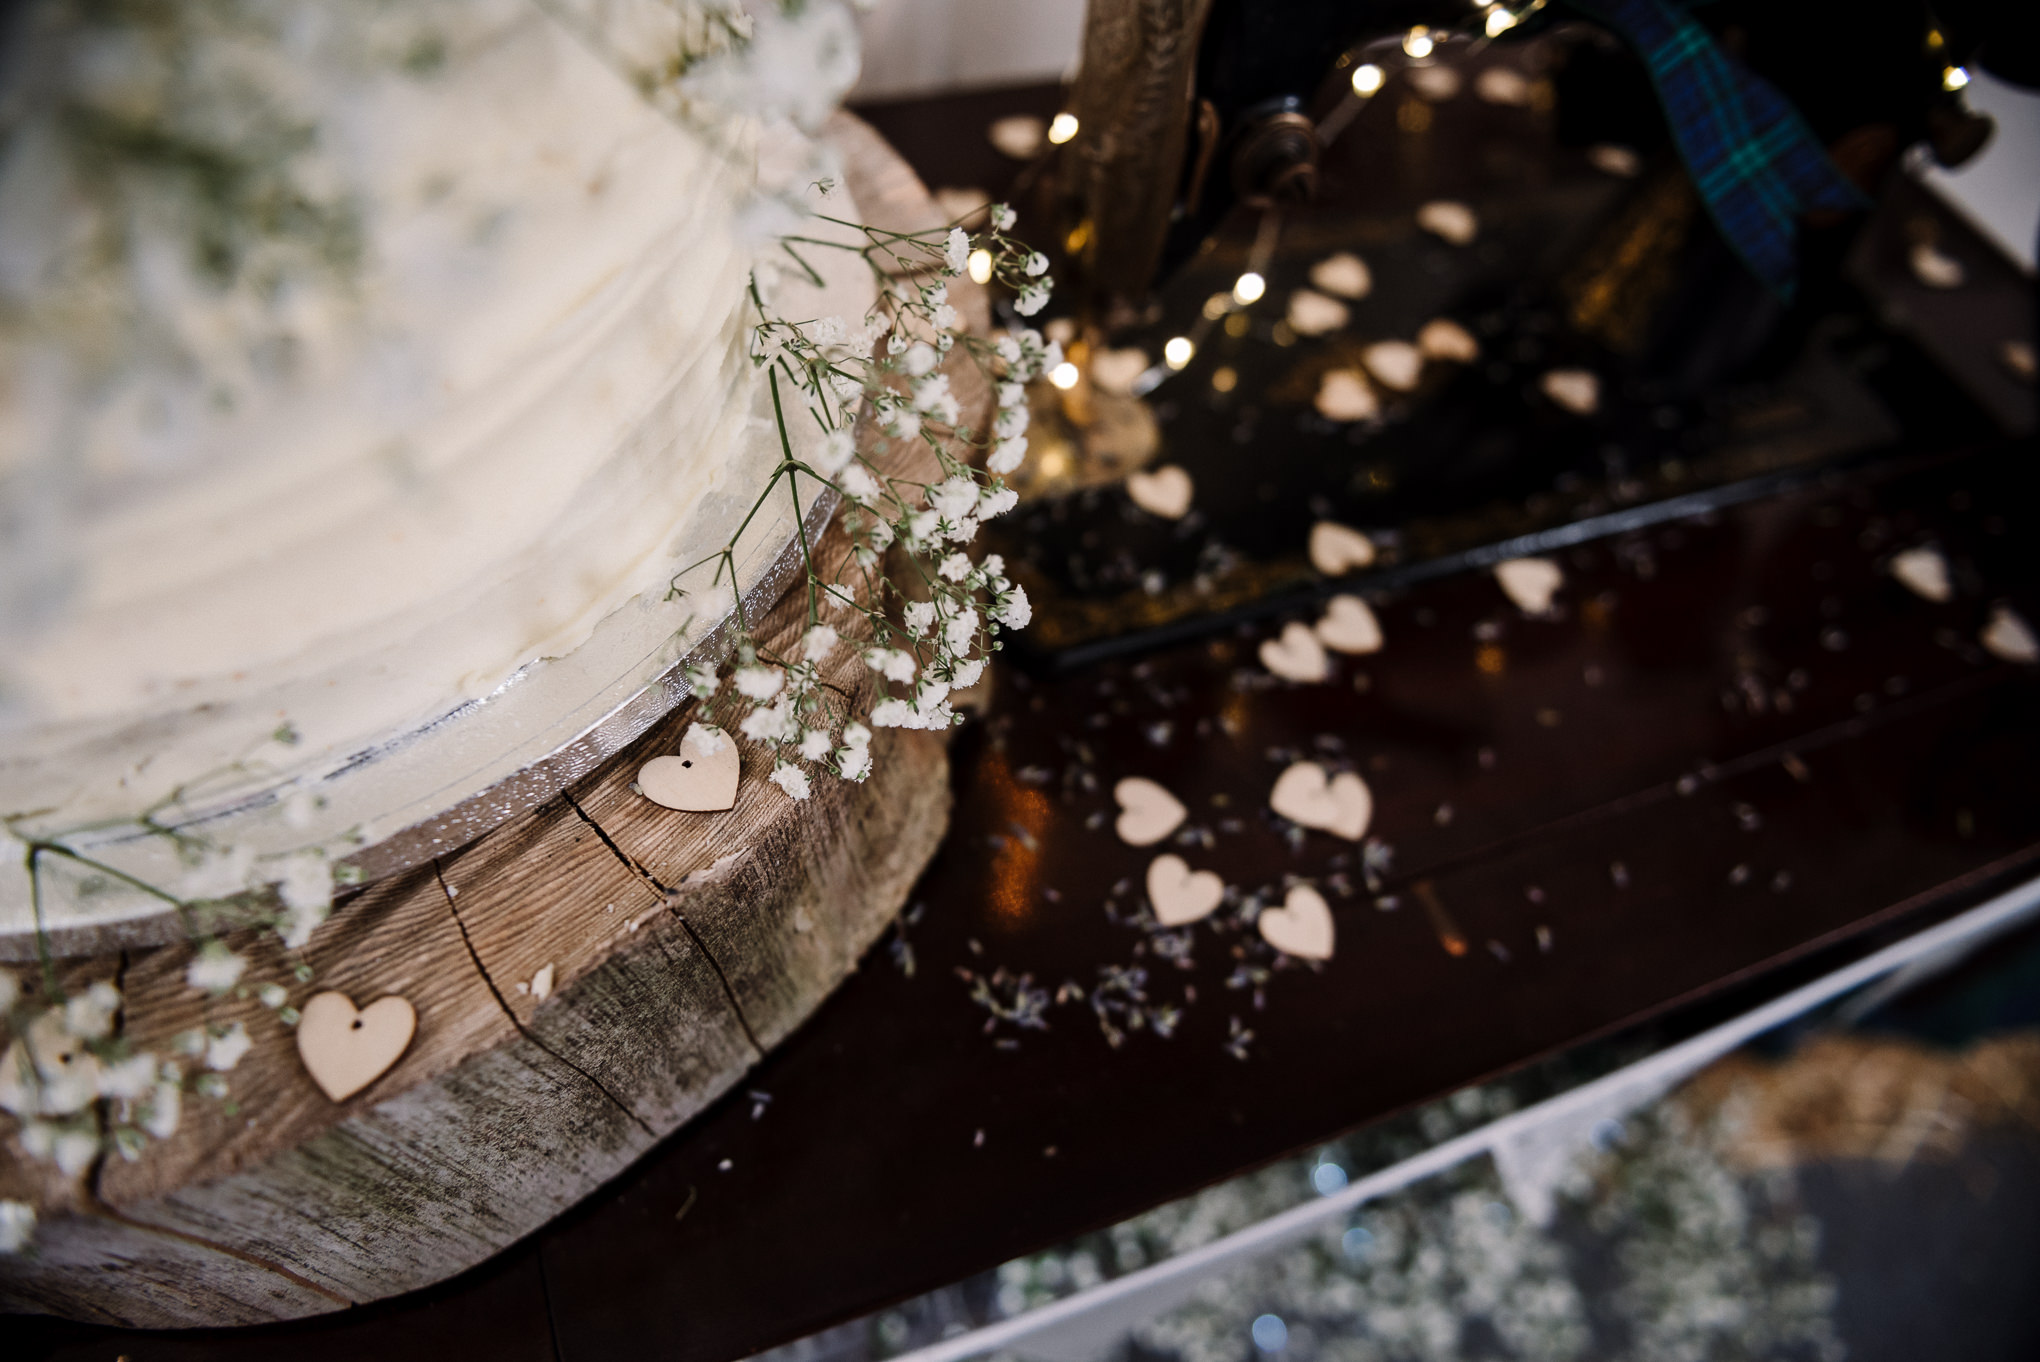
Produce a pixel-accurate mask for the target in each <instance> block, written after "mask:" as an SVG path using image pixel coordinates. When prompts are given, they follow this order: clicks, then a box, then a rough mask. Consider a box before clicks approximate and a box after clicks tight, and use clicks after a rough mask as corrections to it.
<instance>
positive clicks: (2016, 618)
mask: <svg viewBox="0 0 2040 1362" xmlns="http://www.w3.org/2000/svg"><path fill="white" fill-rule="evenodd" d="M1977 640H1978V642H1980V643H1982V644H1983V646H1984V648H1985V649H1986V650H1987V651H1988V652H1989V653H1990V654H1991V656H1993V657H1997V658H2002V659H2003V660H2004V661H2006V662H2024V663H2033V662H2040V639H2036V638H2034V637H2033V629H2032V626H2031V625H2029V624H2027V623H2026V621H2025V619H2024V618H2023V617H2021V616H2020V614H2019V612H2018V611H2016V610H2014V609H2012V608H2011V607H2010V606H2008V605H2000V606H1995V607H1993V608H1992V609H1991V612H1990V623H1988V624H1986V625H1984V626H1983V632H1982V633H1981V634H1979V635H1977Z"/></svg>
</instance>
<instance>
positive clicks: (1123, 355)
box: [1091, 346, 1154, 397]
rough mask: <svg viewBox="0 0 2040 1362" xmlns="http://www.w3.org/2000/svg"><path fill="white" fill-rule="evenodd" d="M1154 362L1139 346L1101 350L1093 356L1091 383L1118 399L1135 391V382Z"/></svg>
mask: <svg viewBox="0 0 2040 1362" xmlns="http://www.w3.org/2000/svg"><path fill="white" fill-rule="evenodd" d="M1153 363H1154V361H1152V360H1150V359H1149V358H1148V354H1147V351H1145V350H1143V349H1141V348H1140V347H1138V346H1128V347H1127V348H1126V349H1124V350H1100V351H1099V352H1098V353H1097V354H1095V355H1093V356H1091V382H1092V384H1093V385H1094V386H1096V387H1098V388H1100V389H1102V390H1103V391H1105V392H1108V393H1111V394H1113V395H1114V396H1117V397H1125V396H1127V395H1128V394H1130V393H1132V391H1133V381H1134V380H1135V379H1137V378H1139V377H1140V376H1141V375H1142V374H1144V373H1146V372H1147V371H1148V369H1149V368H1150V367H1151V366H1152V365H1153Z"/></svg>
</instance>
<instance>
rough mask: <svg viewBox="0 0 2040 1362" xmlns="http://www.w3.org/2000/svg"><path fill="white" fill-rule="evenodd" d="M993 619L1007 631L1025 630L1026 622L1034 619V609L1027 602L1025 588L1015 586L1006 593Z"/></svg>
mask: <svg viewBox="0 0 2040 1362" xmlns="http://www.w3.org/2000/svg"><path fill="white" fill-rule="evenodd" d="M993 618H995V619H997V620H998V621H999V623H1001V624H1003V625H1005V626H1006V627H1007V628H1008V629H1025V628H1026V627H1027V622H1028V621H1029V620H1031V619H1033V618H1034V607H1033V606H1032V605H1030V604H1029V603H1028V601H1027V588H1026V587H1024V586H1016V587H1013V588H1012V589H1011V590H1010V591H1008V592H1007V593H1006V594H1005V597H1004V598H1003V599H1002V600H1001V601H1000V603H999V606H998V610H997V613H996V614H995V615H994V616H993Z"/></svg>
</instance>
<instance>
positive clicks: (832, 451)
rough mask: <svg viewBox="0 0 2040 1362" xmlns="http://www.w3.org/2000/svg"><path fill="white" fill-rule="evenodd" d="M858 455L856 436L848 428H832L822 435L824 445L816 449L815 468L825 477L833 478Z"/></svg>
mask: <svg viewBox="0 0 2040 1362" xmlns="http://www.w3.org/2000/svg"><path fill="white" fill-rule="evenodd" d="M856 457H857V441H856V439H855V437H853V436H852V435H851V434H850V432H849V431H847V430H841V429H838V430H832V431H830V432H829V433H828V434H827V435H825V436H823V437H822V447H821V448H820V449H818V450H816V451H815V469H816V471H817V472H819V473H820V474H821V475H822V476H823V477H825V478H833V477H835V476H836V475H837V474H838V473H840V472H842V471H843V470H844V469H845V468H847V467H849V464H850V460H852V459H854V458H856Z"/></svg>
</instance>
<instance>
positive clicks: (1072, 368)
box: [1048, 360, 1082, 392]
mask: <svg viewBox="0 0 2040 1362" xmlns="http://www.w3.org/2000/svg"><path fill="white" fill-rule="evenodd" d="M1081 377H1082V375H1081V374H1079V373H1078V372H1077V366H1076V365H1074V364H1072V363H1070V362H1069V361H1068V360H1064V361H1063V362H1062V363H1061V364H1058V365H1056V366H1055V367H1054V368H1053V369H1050V370H1049V371H1048V381H1049V382H1051V383H1053V384H1055V386H1056V387H1058V388H1061V389H1063V390H1064V391H1065V392H1067V391H1069V390H1070V389H1071V388H1074V387H1076V386H1077V380H1078V379H1079V378H1081Z"/></svg>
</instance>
